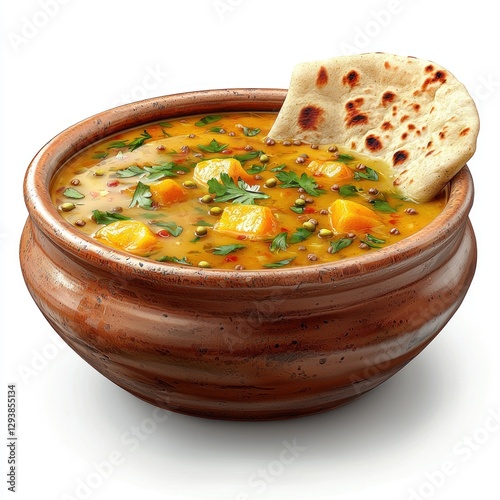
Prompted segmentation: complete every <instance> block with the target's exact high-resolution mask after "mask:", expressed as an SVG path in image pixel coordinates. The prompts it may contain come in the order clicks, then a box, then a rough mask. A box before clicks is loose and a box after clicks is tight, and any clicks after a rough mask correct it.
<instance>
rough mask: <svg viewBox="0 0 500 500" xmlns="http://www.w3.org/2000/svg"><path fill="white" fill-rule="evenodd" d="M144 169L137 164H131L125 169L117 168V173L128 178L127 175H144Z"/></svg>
mask: <svg viewBox="0 0 500 500" xmlns="http://www.w3.org/2000/svg"><path fill="white" fill-rule="evenodd" d="M143 173H144V170H142V168H141V167H138V166H137V165H131V166H130V167H128V168H124V169H123V170H117V171H116V175H117V176H118V177H122V178H126V177H135V176H136V175H142V174H143Z"/></svg>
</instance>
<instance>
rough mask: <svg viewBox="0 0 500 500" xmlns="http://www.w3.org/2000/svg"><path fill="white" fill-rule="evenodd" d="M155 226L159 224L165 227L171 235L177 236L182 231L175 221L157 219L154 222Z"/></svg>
mask: <svg viewBox="0 0 500 500" xmlns="http://www.w3.org/2000/svg"><path fill="white" fill-rule="evenodd" d="M155 226H159V227H161V228H163V229H165V230H166V231H168V232H169V233H170V234H171V235H172V236H179V235H180V234H181V233H182V231H183V228H182V227H181V226H178V225H177V224H176V223H175V222H163V221H157V222H155Z"/></svg>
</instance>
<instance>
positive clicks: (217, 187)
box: [207, 172, 269, 205]
mask: <svg viewBox="0 0 500 500" xmlns="http://www.w3.org/2000/svg"><path fill="white" fill-rule="evenodd" d="M220 179H221V181H222V182H219V181H218V180H217V179H215V178H213V179H210V180H209V181H208V182H207V184H208V192H209V193H212V194H215V198H214V201H216V202H224V201H232V202H233V203H239V204H241V205H255V200H259V199H265V198H269V195H268V194H265V193H261V192H260V191H259V189H260V186H258V185H255V186H249V185H248V184H247V183H246V182H245V181H243V180H241V179H238V184H237V185H236V184H235V183H234V181H233V179H232V178H231V177H229V175H228V174H226V173H225V172H223V173H222V174H220Z"/></svg>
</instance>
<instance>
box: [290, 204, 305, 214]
mask: <svg viewBox="0 0 500 500" xmlns="http://www.w3.org/2000/svg"><path fill="white" fill-rule="evenodd" d="M305 209H306V207H296V206H295V205H292V206H291V207H290V210H291V211H292V212H295V213H296V214H303V213H304V211H305Z"/></svg>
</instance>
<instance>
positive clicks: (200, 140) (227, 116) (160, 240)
mask: <svg viewBox="0 0 500 500" xmlns="http://www.w3.org/2000/svg"><path fill="white" fill-rule="evenodd" d="M276 116H277V114H276V113H267V112H265V113H258V114H256V113H224V114H218V115H209V116H206V115H200V116H190V117H186V118H179V119H175V120H171V121H163V122H159V123H153V124H150V125H147V126H143V127H141V128H138V129H134V130H130V131H126V132H123V133H121V134H118V135H115V136H112V137H109V138H107V139H106V140H104V141H101V142H100V143H97V144H95V145H93V146H91V147H89V148H87V149H85V150H83V151H81V152H80V153H79V154H77V155H76V156H74V157H73V158H72V159H70V160H69V161H68V162H67V163H66V164H65V165H64V166H63V168H62V169H61V170H60V171H59V172H58V173H57V175H56V176H55V178H54V180H53V182H52V186H51V197H52V200H53V203H54V204H55V205H56V206H57V207H58V209H59V211H60V213H61V215H62V216H63V217H64V218H65V219H66V220H67V221H68V222H69V223H71V224H72V225H74V226H75V227H77V228H78V229H79V230H80V231H82V232H84V233H86V234H88V235H90V236H92V237H93V238H95V239H96V240H97V241H99V242H101V243H103V244H105V245H108V246H110V247H112V248H116V249H120V250H124V251H126V252H129V253H132V254H135V255H139V256H144V257H147V258H149V259H152V260H155V261H159V262H165V263H167V265H168V263H175V264H181V265H187V266H199V267H207V268H208V267H210V268H217V269H265V268H280V267H291V266H305V265H310V264H320V263H325V262H332V261H336V260H338V259H344V258H347V257H354V256H356V255H360V254H364V253H366V252H373V251H376V249H378V248H381V247H384V246H386V245H390V244H392V243H395V242H397V241H399V240H401V239H402V238H405V237H407V236H409V235H411V234H413V233H415V232H416V231H418V230H420V229H421V228H422V227H424V226H425V225H427V224H428V223H429V222H430V221H431V220H433V219H434V218H435V217H436V216H437V215H438V213H439V212H440V211H441V210H442V209H443V207H444V205H445V203H446V198H445V194H444V193H442V194H441V195H439V196H438V197H437V198H436V199H435V200H433V201H431V202H429V203H425V204H416V203H414V202H412V201H411V200H408V199H405V198H404V197H403V196H401V194H400V193H398V191H397V189H396V188H394V186H393V184H392V179H391V171H390V169H389V167H388V165H386V164H385V163H383V162H381V161H378V160H376V159H373V158H368V157H365V156H362V155H359V154H357V153H354V152H352V151H349V150H346V149H345V148H342V147H337V146H335V145H326V146H323V145H322V146H317V145H311V144H305V143H300V142H296V141H284V142H282V143H277V142H274V141H272V140H270V139H267V133H268V131H269V130H270V128H271V126H272V124H273V123H274V120H275V119H276Z"/></svg>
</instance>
